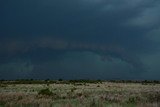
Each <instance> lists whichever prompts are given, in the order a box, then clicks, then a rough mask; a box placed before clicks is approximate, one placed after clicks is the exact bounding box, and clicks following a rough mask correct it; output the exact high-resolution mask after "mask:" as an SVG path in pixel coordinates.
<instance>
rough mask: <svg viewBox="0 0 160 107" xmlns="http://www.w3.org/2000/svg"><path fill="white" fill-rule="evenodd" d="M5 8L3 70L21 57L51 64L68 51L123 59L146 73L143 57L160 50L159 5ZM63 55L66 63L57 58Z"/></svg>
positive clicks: (134, 0)
mask: <svg viewBox="0 0 160 107" xmlns="http://www.w3.org/2000/svg"><path fill="white" fill-rule="evenodd" d="M0 4H1V3H0ZM3 4H4V5H3V6H0V12H1V14H2V17H0V19H1V25H0V28H1V29H0V58H1V60H0V63H1V64H2V65H3V63H4V62H9V60H10V59H12V58H15V57H16V58H22V59H23V58H24V59H25V58H26V57H27V58H28V57H29V58H30V59H31V60H32V61H33V62H34V63H37V62H39V63H47V61H49V62H52V60H56V61H58V60H61V59H63V58H64V57H65V54H66V53H67V52H75V51H76V52H80V53H81V52H92V53H95V54H97V55H100V56H101V57H102V59H103V60H105V59H107V61H108V60H111V59H114V58H115V59H116V58H117V59H118V60H121V61H122V62H123V63H127V64H129V65H131V66H134V68H135V70H134V71H135V74H136V73H137V72H142V71H146V69H145V67H146V65H145V64H146V63H145V61H144V59H143V58H142V56H143V55H146V54H153V53H156V52H157V49H158V47H159V42H156V41H155V39H157V41H158V39H159V38H158V35H159V30H158V29H159V23H160V22H159V20H158V19H159V18H160V14H159V12H158V11H159V5H160V2H159V1H157V0H130V1H129V0H120V1H119V0H76V1H75V0H67V1H66V0H45V1H44V0H34V1H33V0H28V1H25V0H18V1H17V2H15V1H12V0H10V2H7V1H3ZM152 35H154V36H152ZM156 35H157V36H156ZM58 55H59V56H60V57H61V58H58V59H56V58H57V56H58ZM53 57H54V58H53ZM78 60H79V59H78ZM113 61H117V60H113ZM39 63H38V64H39ZM79 63H80V62H79ZM46 66H47V64H46ZM34 68H35V69H38V68H39V66H37V67H34ZM44 69H45V67H44ZM46 69H47V68H46ZM48 69H50V68H48ZM127 69H128V68H127ZM62 71H63V70H62ZM81 71H82V70H81ZM127 71H129V70H127ZM112 72H113V71H112Z"/></svg>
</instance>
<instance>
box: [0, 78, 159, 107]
mask: <svg viewBox="0 0 160 107" xmlns="http://www.w3.org/2000/svg"><path fill="white" fill-rule="evenodd" d="M0 107H160V84H159V81H139V82H138V81H108V82H106V81H100V80H96V81H91V80H70V81H63V80H61V79H60V80H59V81H51V80H44V81H40V80H36V81H35V80H34V81H33V80H18V81H4V80H2V81H1V82H0Z"/></svg>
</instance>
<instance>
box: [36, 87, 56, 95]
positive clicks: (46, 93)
mask: <svg viewBox="0 0 160 107" xmlns="http://www.w3.org/2000/svg"><path fill="white" fill-rule="evenodd" d="M38 95H47V96H51V95H53V92H52V91H50V90H49V88H46V89H42V90H40V91H39V92H38Z"/></svg>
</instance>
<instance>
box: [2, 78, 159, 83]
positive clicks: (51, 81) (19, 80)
mask: <svg viewBox="0 0 160 107" xmlns="http://www.w3.org/2000/svg"><path fill="white" fill-rule="evenodd" d="M103 82H112V83H142V84H160V81H158V80H89V79H88V80H87V79H79V80H62V79H59V80H50V79H46V80H34V79H18V80H0V84H76V83H81V84H85V83H103Z"/></svg>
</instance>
